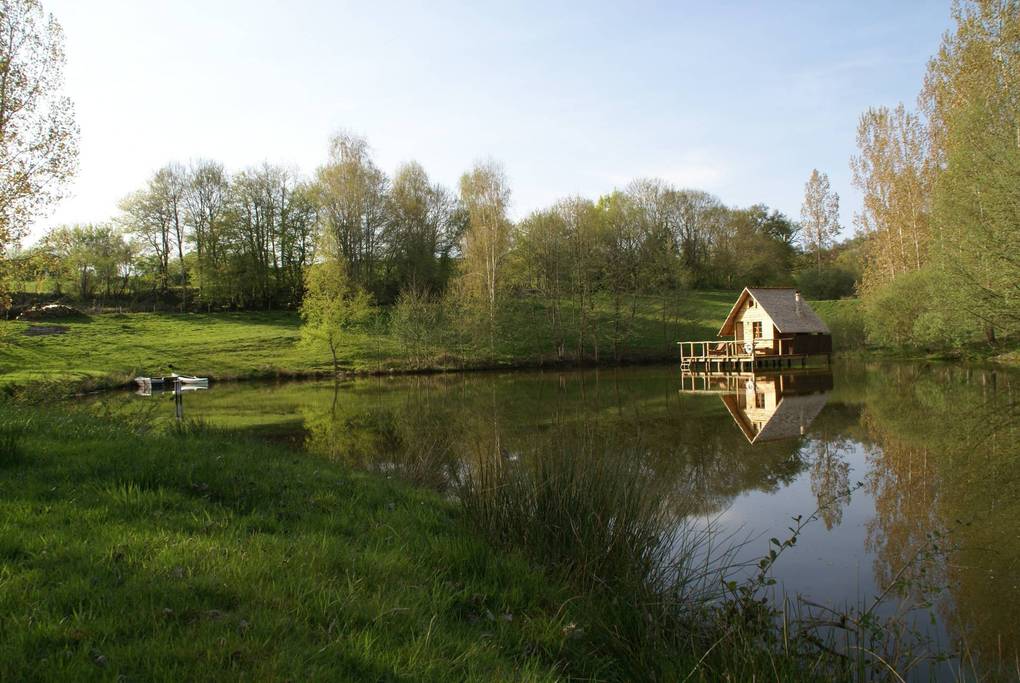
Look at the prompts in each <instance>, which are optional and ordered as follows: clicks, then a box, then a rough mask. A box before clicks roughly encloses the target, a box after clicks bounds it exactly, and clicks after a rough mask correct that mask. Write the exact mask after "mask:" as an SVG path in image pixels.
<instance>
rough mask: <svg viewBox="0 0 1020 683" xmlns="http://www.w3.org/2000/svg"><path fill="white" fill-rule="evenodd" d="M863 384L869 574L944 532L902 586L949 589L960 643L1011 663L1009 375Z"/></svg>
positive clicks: (1016, 550) (1016, 522) (1018, 471)
mask: <svg viewBox="0 0 1020 683" xmlns="http://www.w3.org/2000/svg"><path fill="white" fill-rule="evenodd" d="M868 382H869V387H868V389H869V390H868V394H867V399H866V404H865V411H864V416H863V423H864V424H865V426H866V427H867V429H868V432H869V434H870V435H871V437H872V438H873V439H874V441H875V444H876V446H875V448H874V449H872V451H871V452H870V454H869V462H870V465H871V474H870V476H869V477H868V488H869V490H870V491H871V493H872V495H873V496H874V499H875V505H876V517H875V519H874V520H873V521H872V523H871V524H870V525H869V528H868V544H869V548H870V549H871V550H873V551H874V552H875V554H876V566H875V573H876V576H877V577H878V579H879V581H880V582H886V583H888V582H890V581H892V579H893V577H894V576H895V575H896V574H897V573H898V572H899V571H900V570H901V569H902V567H904V566H905V565H906V564H907V563H908V562H910V561H911V560H913V558H915V557H916V556H917V554H918V552H919V551H923V550H924V548H925V547H929V548H930V547H933V541H932V539H933V534H935V535H936V536H934V538H935V539H936V540H935V544H936V545H937V544H941V543H942V542H941V541H939V540H938V537H939V535H941V534H947V544H948V545H947V546H946V547H947V549H948V558H947V561H945V562H937V563H924V562H920V563H915V564H916V571H915V575H914V576H913V577H910V576H908V578H914V579H916V580H915V581H913V582H911V583H910V586H909V587H910V589H911V590H912V591H913V593H914V595H915V597H917V592H918V591H919V589H920V588H922V587H924V586H925V585H927V584H930V583H933V582H934V583H941V584H943V585H947V586H949V588H950V592H949V595H948V596H947V597H946V599H944V600H943V601H942V602H941V604H940V606H939V609H940V610H941V611H942V613H943V615H944V617H945V619H946V621H947V623H948V624H949V625H950V626H951V627H952V630H953V631H954V632H955V634H956V635H957V636H958V638H959V639H960V641H961V647H963V648H965V650H966V651H967V652H968V653H969V655H970V656H973V657H974V658H976V659H977V660H979V663H983V664H984V666H990V665H991V664H990V663H991V662H994V661H999V662H1004V661H1010V660H1012V658H1013V657H1015V656H1016V654H1017V652H1018V650H1020V642H1018V636H1017V633H1018V632H1017V630H1016V623H1017V621H1018V620H1020V590H1018V586H1020V504H1018V497H1017V494H1016V492H1017V491H1018V490H1020V446H1018V441H1017V439H1018V437H1020V409H1018V403H1017V396H1016V393H1015V391H1016V382H1017V380H1016V377H1015V376H1011V375H1009V374H1004V373H992V372H988V371H980V370H970V369H965V368H964V369H959V368H957V369H954V368H927V367H914V366H904V367H897V368H894V369H892V370H890V371H886V370H883V371H881V372H875V373H873V374H871V375H869V380H868ZM947 532H948V533H947ZM921 569H924V571H925V574H924V575H921V574H920V571H921ZM1013 672H1014V675H1015V669H1013Z"/></svg>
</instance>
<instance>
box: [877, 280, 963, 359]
mask: <svg viewBox="0 0 1020 683" xmlns="http://www.w3.org/2000/svg"><path fill="white" fill-rule="evenodd" d="M862 303H863V307H864V322H865V327H866V329H867V333H868V340H869V341H870V342H872V343H875V344H878V345H881V346H892V347H898V348H907V347H911V348H919V349H925V350H940V349H945V348H949V347H953V346H959V345H960V344H962V343H963V341H965V338H966V337H967V332H968V330H967V326H965V325H962V324H960V323H959V321H956V320H954V319H953V316H952V313H951V312H950V310H949V309H948V308H947V307H946V306H945V305H944V296H943V294H942V292H941V291H940V286H939V282H938V279H937V276H936V274H935V272H934V271H932V270H929V269H922V270H918V271H914V272H911V273H904V274H903V275H900V276H899V277H897V278H896V279H894V280H892V281H891V282H888V283H886V284H884V285H882V286H881V287H878V288H876V289H875V290H873V291H871V292H869V293H868V294H867V296H865V297H864V298H863V299H862Z"/></svg>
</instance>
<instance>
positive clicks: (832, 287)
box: [795, 266, 857, 299]
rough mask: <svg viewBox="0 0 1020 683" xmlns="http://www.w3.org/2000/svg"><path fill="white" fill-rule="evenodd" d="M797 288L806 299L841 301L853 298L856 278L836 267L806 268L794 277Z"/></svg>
mask: <svg viewBox="0 0 1020 683" xmlns="http://www.w3.org/2000/svg"><path fill="white" fill-rule="evenodd" d="M795 279H796V281H797V287H799V288H800V291H801V293H803V294H804V296H805V297H807V298H808V299H843V298H845V297H848V296H853V295H854V291H855V289H856V285H857V282H856V281H857V278H856V276H855V275H854V274H853V273H852V272H850V271H849V270H845V269H843V268H839V267H837V266H825V267H823V268H821V269H818V268H808V269H806V270H802V271H800V272H799V273H797V275H796V276H795Z"/></svg>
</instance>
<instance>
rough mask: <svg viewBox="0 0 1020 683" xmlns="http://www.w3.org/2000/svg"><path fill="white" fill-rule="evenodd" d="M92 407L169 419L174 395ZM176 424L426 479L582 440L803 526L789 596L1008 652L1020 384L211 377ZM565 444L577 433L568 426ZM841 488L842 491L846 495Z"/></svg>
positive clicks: (893, 371)
mask: <svg viewBox="0 0 1020 683" xmlns="http://www.w3.org/2000/svg"><path fill="white" fill-rule="evenodd" d="M98 401H99V404H98V405H97V407H98V408H100V409H104V410H110V411H112V412H118V413H123V412H129V413H133V414H135V415H136V417H138V416H141V417H143V418H144V417H145V416H150V415H151V416H152V417H154V418H156V419H158V420H168V421H169V420H171V419H172V418H173V414H174V412H173V403H172V398H168V397H167V396H162V397H160V396H153V397H139V396H134V395H130V396H128V395H110V396H107V397H104V398H101V399H99V400H98ZM184 403H185V412H186V415H187V417H189V418H198V419H201V420H204V421H206V422H208V423H209V424H211V425H214V426H218V427H224V428H229V429H237V430H242V431H245V432H249V433H254V434H257V435H259V436H260V437H263V438H269V439H273V440H282V441H286V442H289V443H291V444H293V445H296V446H299V447H301V448H303V449H306V450H307V451H308V452H309V453H310V454H311V456H321V457H330V458H335V459H341V460H344V461H347V462H350V463H351V464H354V465H356V466H358V467H363V468H366V469H370V470H376V471H381V472H385V473H387V474H392V475H394V476H402V477H405V478H409V479H411V480H413V481H415V482H416V483H419V484H422V485H427V486H431V487H435V488H438V489H443V488H444V487H447V485H448V484H449V482H450V479H451V478H452V477H454V476H456V475H457V473H458V471H461V469H462V468H463V467H465V466H466V465H465V463H466V462H467V461H468V459H469V454H477V453H478V452H480V451H487V452H489V453H491V454H493V455H494V457H501V458H507V459H518V458H534V457H547V456H548V454H549V453H551V452H555V451H556V449H560V448H563V447H564V444H569V443H570V441H571V440H572V439H579V438H586V439H590V438H591V437H592V435H593V434H594V435H595V437H596V439H597V440H598V441H599V443H600V444H601V445H602V446H603V447H605V448H607V449H613V448H618V449H620V450H621V452H622V451H623V450H625V451H626V452H627V453H628V454H630V457H635V458H639V459H640V460H641V461H642V462H641V464H642V466H644V467H647V468H650V469H651V470H652V471H654V473H655V480H656V482H658V483H659V484H660V486H661V495H662V496H663V499H664V501H665V502H666V504H671V505H676V506H677V508H678V509H682V510H684V511H685V512H687V513H689V514H690V515H692V516H694V517H696V518H699V519H714V520H716V521H717V522H718V524H719V525H720V528H722V529H723V530H724V531H725V532H730V533H733V534H735V535H734V538H740V539H749V540H748V542H747V543H746V544H745V545H744V546H743V547H742V549H741V551H740V553H741V556H742V557H743V558H744V559H750V558H752V557H757V556H761V555H763V554H764V553H766V552H767V551H768V549H769V539H770V538H771V537H773V536H776V537H779V538H785V537H786V536H788V535H789V533H788V531H787V528H788V527H789V526H790V525H791V518H792V517H793V516H795V515H804V516H808V515H810V514H811V513H813V512H814V511H815V510H816V509H818V508H821V512H820V513H819V519H818V521H816V522H814V523H812V524H810V525H808V526H807V528H806V529H805V530H804V532H803V535H802V536H801V538H800V539H799V541H798V543H797V545H796V546H795V547H793V548H791V549H790V550H789V551H787V552H786V553H785V554H784V555H783V557H782V558H781V560H780V562H779V563H778V564H777V565H776V568H775V577H776V578H777V579H778V581H779V587H780V588H781V589H782V590H784V591H785V593H786V594H787V595H789V596H803V597H805V598H807V599H809V600H811V601H813V602H817V603H824V604H827V605H834V606H837V607H841V606H844V605H864V606H867V605H868V604H869V602H870V601H872V600H873V599H874V597H875V596H876V595H878V594H880V593H882V592H883V591H884V590H885V588H886V587H888V586H889V585H890V584H893V583H894V582H895V583H896V585H897V588H896V590H894V591H892V592H891V593H890V595H889V597H888V598H887V599H886V600H884V601H883V603H882V604H881V606H880V609H879V610H878V611H879V612H880V613H882V614H886V615H888V614H891V613H893V612H897V613H904V614H906V615H907V619H908V620H909V621H910V623H913V624H915V625H916V628H917V629H919V630H921V631H923V632H924V633H925V634H927V635H928V636H930V637H932V638H934V639H936V640H937V641H938V643H939V645H940V647H942V648H944V649H945V650H947V651H954V650H959V649H960V648H964V649H966V650H967V652H969V653H970V655H971V657H972V658H974V659H976V660H978V661H979V662H982V661H983V662H989V661H992V660H998V661H999V662H1002V661H1003V660H1006V661H1012V660H1013V659H1014V658H1015V657H1016V652H1017V649H1018V647H1020V626H1018V624H1020V375H1018V374H1017V373H1010V372H1004V371H1002V370H997V371H996V370H989V369H974V368H963V367H952V366H930V365H910V364H896V365H882V364H864V363H856V362H846V361H843V362H840V363H837V364H836V365H835V366H833V367H832V368H831V371H830V370H824V371H815V372H809V373H799V374H792V375H764V376H758V377H756V378H748V377H736V378H729V379H719V378H715V379H713V380H710V381H707V380H704V379H698V378H695V379H692V378H690V377H688V378H683V377H681V375H680V373H679V372H678V370H677V369H676V368H675V367H662V368H633V369H610V370H600V371H593V370H589V371H576V372H557V371H546V372H515V373H506V374H488V373H484V374H470V375H434V376H418V377H388V378H364V379H357V380H353V381H344V382H341V383H338V384H337V383H333V382H331V381H329V382H290V383H282V384H223V385H216V386H214V387H213V389H212V390H209V391H204V392H194V393H189V394H187V395H186V396H185V397H184ZM581 435H584V436H583V437H582V436H581ZM848 490H852V493H851V494H850V495H849V496H847V495H846V492H847V491H848Z"/></svg>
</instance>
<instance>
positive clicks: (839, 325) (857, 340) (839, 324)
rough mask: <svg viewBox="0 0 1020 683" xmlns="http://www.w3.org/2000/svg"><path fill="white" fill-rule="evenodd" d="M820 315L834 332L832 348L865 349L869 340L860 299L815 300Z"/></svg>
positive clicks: (813, 303)
mask: <svg viewBox="0 0 1020 683" xmlns="http://www.w3.org/2000/svg"><path fill="white" fill-rule="evenodd" d="M811 307H812V308H814V310H815V312H816V313H818V316H819V317H820V318H821V319H822V320H823V321H824V322H825V324H826V325H828V326H829V330H830V331H831V332H832V348H833V350H835V351H851V350H855V349H863V348H864V347H865V345H866V342H867V332H866V330H865V323H864V312H863V310H862V308H861V302H860V301H859V300H858V299H842V300H840V301H813V302H811Z"/></svg>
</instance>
